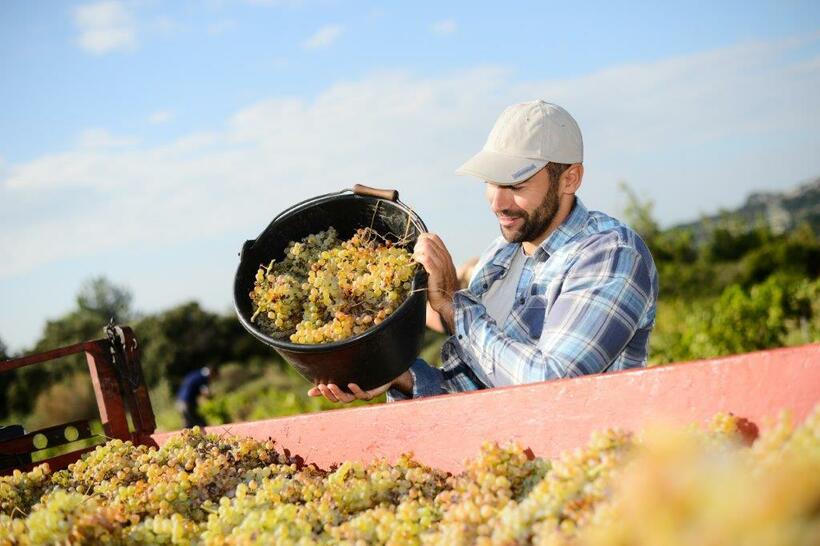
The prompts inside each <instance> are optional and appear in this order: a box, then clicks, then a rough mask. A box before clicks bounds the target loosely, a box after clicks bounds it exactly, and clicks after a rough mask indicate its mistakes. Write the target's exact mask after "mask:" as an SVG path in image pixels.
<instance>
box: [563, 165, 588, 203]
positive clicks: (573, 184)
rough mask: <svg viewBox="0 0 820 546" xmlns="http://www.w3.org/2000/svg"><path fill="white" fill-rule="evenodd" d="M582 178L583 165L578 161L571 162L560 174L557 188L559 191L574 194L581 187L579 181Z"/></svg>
mask: <svg viewBox="0 0 820 546" xmlns="http://www.w3.org/2000/svg"><path fill="white" fill-rule="evenodd" d="M583 178H584V166H583V165H581V164H580V163H573V164H572V166H571V167H569V168H568V169H567V170H566V171H564V172H563V173H562V174H561V179H560V185H559V189H560V191H561V193H567V194H570V195H574V194H575V192H577V191H578V188H580V187H581V181H582V180H583Z"/></svg>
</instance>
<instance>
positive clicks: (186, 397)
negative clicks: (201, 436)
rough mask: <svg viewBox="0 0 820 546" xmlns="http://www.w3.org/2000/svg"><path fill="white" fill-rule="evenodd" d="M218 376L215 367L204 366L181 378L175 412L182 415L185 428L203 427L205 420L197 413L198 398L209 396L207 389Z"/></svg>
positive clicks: (209, 392)
mask: <svg viewBox="0 0 820 546" xmlns="http://www.w3.org/2000/svg"><path fill="white" fill-rule="evenodd" d="M218 375H219V369H218V368H216V367H215V366H206V367H204V368H200V369H198V370H194V371H192V372H188V374H187V375H186V376H185V377H184V378H183V380H182V385H180V387H179V391H177V403H176V405H177V410H178V411H179V412H180V413H181V414H182V419H183V420H184V421H185V428H191V427H194V426H200V427H204V426H205V418H204V417H202V415H201V414H200V413H199V397H200V396H210V395H211V391H210V389H209V388H208V385H209V384H210V382H211V380H212V379H216V378H217V377H218Z"/></svg>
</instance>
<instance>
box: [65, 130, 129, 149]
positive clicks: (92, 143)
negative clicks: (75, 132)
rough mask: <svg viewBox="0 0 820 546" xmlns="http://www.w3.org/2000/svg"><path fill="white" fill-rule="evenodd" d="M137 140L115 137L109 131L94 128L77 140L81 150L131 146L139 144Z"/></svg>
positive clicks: (81, 134)
mask: <svg viewBox="0 0 820 546" xmlns="http://www.w3.org/2000/svg"><path fill="white" fill-rule="evenodd" d="M137 140H138V139H136V138H133V137H124V136H115V135H112V134H111V133H110V132H109V131H108V130H107V129H102V128H92V129H86V130H84V131H82V132H81V133H80V135H79V137H78V139H77V143H78V144H79V147H80V148H85V149H106V148H108V149H111V148H122V147H125V146H131V145H133V144H136V143H137Z"/></svg>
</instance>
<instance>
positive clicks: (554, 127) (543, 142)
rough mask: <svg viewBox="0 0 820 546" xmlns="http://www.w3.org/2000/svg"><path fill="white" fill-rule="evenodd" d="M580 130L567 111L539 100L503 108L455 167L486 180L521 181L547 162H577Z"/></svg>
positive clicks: (580, 154) (580, 158) (580, 153)
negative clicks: (483, 138) (475, 146)
mask: <svg viewBox="0 0 820 546" xmlns="http://www.w3.org/2000/svg"><path fill="white" fill-rule="evenodd" d="M583 160H584V142H583V140H582V139H581V129H579V128H578V123H576V122H575V120H574V119H573V118H572V116H571V115H569V112H567V111H566V110H564V109H563V108H561V107H560V106H558V105H556V104H551V103H549V102H545V101H543V100H535V101H531V102H522V103H520V104H513V105H512V106H509V107H507V109H506V110H504V112H502V114H501V116H499V118H498V120H497V121H496V122H495V125H494V126H493V130H492V131H490V136H488V137H487V143H486V144H484V148H483V149H482V150H481V151H480V152H478V153H477V154H476V155H474V156H473V157H471V158H470V159H469V160H468V161H467V162H466V163H464V165H462V166H461V167H459V168H458V169H457V170H456V174H469V175H472V176H477V177H478V178H481V179H482V180H485V181H487V182H492V183H493V184H498V185H501V186H511V185H513V184H518V183H519V182H523V181H524V180H526V179H527V178H529V177H531V176H532V175H534V174H535V173H537V172H538V171H539V170H540V169H542V168H544V167H545V166H546V164H547V163H549V162H550V161H552V162H553V163H570V164H571V163H581V162H582V161H583Z"/></svg>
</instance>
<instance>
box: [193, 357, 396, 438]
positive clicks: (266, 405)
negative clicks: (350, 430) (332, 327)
mask: <svg viewBox="0 0 820 546" xmlns="http://www.w3.org/2000/svg"><path fill="white" fill-rule="evenodd" d="M310 387H311V385H310V383H308V382H307V381H306V380H305V379H304V378H302V377H301V376H300V375H299V374H297V373H296V372H295V371H294V370H293V368H291V367H289V366H286V367H283V366H282V365H281V364H280V362H278V361H276V360H268V361H264V360H255V361H254V362H253V363H251V364H250V365H249V366H246V365H241V364H230V365H226V366H224V367H223V369H222V371H221V375H220V378H219V380H217V381H215V382H214V385H213V386H212V392H213V396H212V398H210V399H207V400H205V401H203V402H202V404H201V412H202V414H203V415H204V416H205V418H206V420H207V421H208V423H209V424H222V423H232V422H237V421H255V420H259V419H265V418H269V417H274V416H284V415H296V414H300V413H312V412H316V411H322V410H326V409H332V408H338V407H341V406H340V405H339V404H334V403H332V402H328V401H327V400H325V399H324V398H322V397H315V398H314V397H309V396H308V395H307V391H308V389H309V388H310ZM374 402H384V396H382V397H379V398H378V399H376V400H373V401H371V402H370V403H374ZM363 404H366V403H365V402H356V403H354V404H350V405H353V406H356V405H363Z"/></svg>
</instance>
